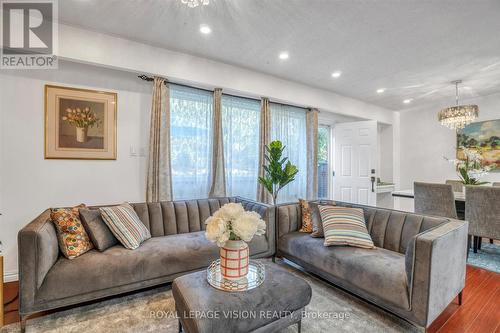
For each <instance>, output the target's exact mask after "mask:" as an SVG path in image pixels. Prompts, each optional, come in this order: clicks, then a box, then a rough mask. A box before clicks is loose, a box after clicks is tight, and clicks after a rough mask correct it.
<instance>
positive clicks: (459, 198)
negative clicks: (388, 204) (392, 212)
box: [392, 189, 465, 220]
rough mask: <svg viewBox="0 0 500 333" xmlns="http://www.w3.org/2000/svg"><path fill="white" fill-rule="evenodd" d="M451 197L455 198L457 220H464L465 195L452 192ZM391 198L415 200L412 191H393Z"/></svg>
mask: <svg viewBox="0 0 500 333" xmlns="http://www.w3.org/2000/svg"><path fill="white" fill-rule="evenodd" d="M453 195H454V197H455V207H456V209H457V215H458V218H459V219H461V220H463V219H464V218H465V193H464V192H453ZM392 196H393V197H399V198H409V199H413V198H415V194H414V193H413V189H409V190H398V191H393V192H392Z"/></svg>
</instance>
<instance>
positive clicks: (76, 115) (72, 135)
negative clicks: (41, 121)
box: [44, 84, 118, 160]
mask: <svg viewBox="0 0 500 333" xmlns="http://www.w3.org/2000/svg"><path fill="white" fill-rule="evenodd" d="M117 99H118V95H117V94H116V93H114V92H107V91H98V90H90V89H80V88H72V87H65V86H55V85H48V84H47V85H45V141H44V142H45V159H79V160H116V146H117V140H116V137H117V136H116V127H117V120H116V117H117V115H116V114H117V105H118V101H117Z"/></svg>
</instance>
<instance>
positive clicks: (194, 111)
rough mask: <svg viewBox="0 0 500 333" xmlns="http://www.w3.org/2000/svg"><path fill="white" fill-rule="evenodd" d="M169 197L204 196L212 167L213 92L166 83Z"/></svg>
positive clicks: (208, 187)
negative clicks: (168, 89) (168, 134)
mask: <svg viewBox="0 0 500 333" xmlns="http://www.w3.org/2000/svg"><path fill="white" fill-rule="evenodd" d="M170 116H171V118H170V121H171V164H172V183H173V186H172V187H173V197H174V199H176V200H180V199H196V198H207V197H208V193H209V190H210V170H211V167H212V130H213V93H212V92H210V91H205V90H201V89H196V88H190V87H184V86H178V85H173V84H172V85H171V86H170Z"/></svg>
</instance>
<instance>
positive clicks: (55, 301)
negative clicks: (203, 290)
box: [18, 197, 275, 329]
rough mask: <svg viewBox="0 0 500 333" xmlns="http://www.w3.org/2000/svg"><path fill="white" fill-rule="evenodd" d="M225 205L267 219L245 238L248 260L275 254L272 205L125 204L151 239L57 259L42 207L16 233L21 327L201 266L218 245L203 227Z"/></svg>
mask: <svg viewBox="0 0 500 333" xmlns="http://www.w3.org/2000/svg"><path fill="white" fill-rule="evenodd" d="M228 202H240V203H242V205H243V206H244V207H245V209H246V210H251V211H256V212H258V213H259V214H260V215H261V216H262V217H263V219H265V221H266V224H267V231H266V234H265V235H262V236H256V237H255V238H254V239H253V240H252V242H251V243H250V255H251V256H252V257H253V258H262V257H270V256H272V255H274V252H275V230H274V228H275V207H274V206H269V205H265V204H262V203H258V202H254V201H250V200H246V199H243V198H240V197H229V198H218V199H204V200H191V201H175V202H162V203H148V204H146V203H137V204H132V206H133V207H134V209H135V211H136V212H137V214H138V216H139V217H140V219H141V221H142V222H143V223H144V224H145V225H146V226H147V227H148V229H149V230H150V232H151V235H152V238H151V239H149V240H147V241H146V242H144V243H143V244H142V245H141V246H140V247H139V248H138V249H136V250H127V249H125V248H124V247H123V246H121V245H115V246H113V247H111V248H109V249H107V250H105V251H104V252H99V251H97V250H91V251H89V252H87V253H85V254H83V255H81V256H80V257H78V258H75V259H72V260H68V259H66V258H65V257H63V256H61V255H60V254H59V246H58V243H57V236H56V230H55V228H54V225H53V223H52V222H51V221H50V210H49V209H47V210H46V211H45V212H43V213H42V214H41V215H40V216H38V217H37V218H36V219H35V220H34V221H32V222H31V223H29V224H28V225H27V226H26V227H24V228H23V229H22V230H21V231H20V232H19V235H18V245H19V284H20V285H19V289H20V306H19V313H20V315H21V319H22V320H21V327H22V329H24V326H25V320H26V316H27V315H29V314H32V313H35V312H39V311H44V310H49V309H54V308H59V307H63V306H67V305H73V304H78V303H82V302H86V301H91V300H95V299H99V298H103V297H107V296H112V295H117V294H120V293H124V292H129V291H133V290H137V289H141V288H146V287H150V286H155V285H159V284H163V283H167V282H171V281H173V279H174V278H176V277H178V276H180V275H183V274H186V273H188V272H193V271H197V270H200V269H203V268H205V267H207V266H208V265H209V264H210V263H211V262H212V261H213V260H215V259H217V258H218V256H219V254H218V253H219V248H218V247H217V246H216V245H215V244H213V243H210V242H209V241H207V240H206V238H205V236H204V232H203V230H204V229H205V223H204V222H205V220H206V219H207V218H208V217H209V216H210V215H211V214H212V213H214V212H215V211H216V210H217V209H219V208H220V207H221V206H222V205H224V204H225V203H228Z"/></svg>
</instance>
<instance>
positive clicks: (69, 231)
mask: <svg viewBox="0 0 500 333" xmlns="http://www.w3.org/2000/svg"><path fill="white" fill-rule="evenodd" d="M83 207H85V205H83V204H82V205H80V206H77V207H73V208H54V209H52V210H51V213H50V219H51V220H52V222H53V223H54V225H55V227H56V231H57V239H58V241H59V248H60V249H61V252H62V253H63V255H64V256H65V257H66V258H68V259H74V258H76V257H78V256H80V255H82V254H84V253H85V252H87V251H89V250H91V249H93V248H94V245H93V244H92V242H91V241H90V239H89V236H88V235H87V232H86V231H85V229H84V228H83V225H82V221H81V220H80V213H79V212H78V209H79V208H83Z"/></svg>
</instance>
